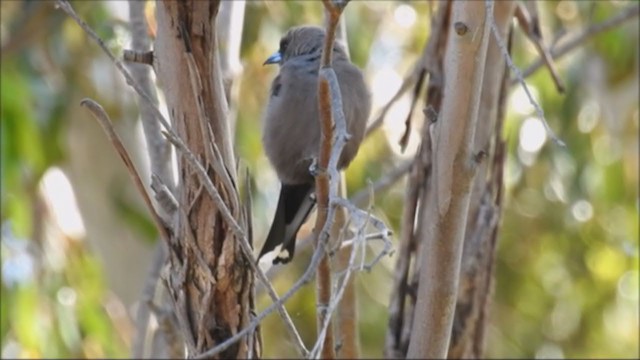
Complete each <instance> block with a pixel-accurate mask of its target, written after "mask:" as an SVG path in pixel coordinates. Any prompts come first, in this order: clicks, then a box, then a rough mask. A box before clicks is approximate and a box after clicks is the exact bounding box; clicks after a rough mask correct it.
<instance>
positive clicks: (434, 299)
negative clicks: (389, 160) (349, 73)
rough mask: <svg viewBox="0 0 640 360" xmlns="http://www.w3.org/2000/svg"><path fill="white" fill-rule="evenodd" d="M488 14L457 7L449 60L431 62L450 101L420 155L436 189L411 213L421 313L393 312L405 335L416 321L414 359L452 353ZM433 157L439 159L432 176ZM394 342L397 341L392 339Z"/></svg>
mask: <svg viewBox="0 0 640 360" xmlns="http://www.w3.org/2000/svg"><path fill="white" fill-rule="evenodd" d="M443 11H446V10H443ZM487 12H493V3H492V2H486V3H484V2H454V3H453V4H451V13H450V19H449V21H442V20H440V23H441V24H443V25H444V26H446V27H448V28H449V30H448V31H439V33H440V34H439V35H440V36H447V42H446V46H445V49H444V55H443V57H444V61H443V62H439V61H433V60H432V61H431V66H430V69H429V70H430V74H431V77H432V78H431V79H430V84H433V83H434V80H436V81H437V80H440V79H441V80H442V89H443V91H442V94H443V95H444V96H443V97H442V103H441V106H440V107H438V106H437V105H438V104H437V103H436V106H432V107H433V110H436V111H438V108H440V110H439V114H438V115H437V122H436V123H435V125H433V126H429V125H427V127H426V128H425V130H424V134H425V135H424V136H425V140H426V139H427V138H428V139H429V140H430V141H431V143H432V144H433V145H432V146H431V147H432V149H431V151H429V150H430V149H428V148H427V147H428V146H429V144H428V143H423V146H422V150H421V153H422V154H420V155H421V156H422V158H423V161H422V162H423V163H424V164H425V168H424V169H423V172H424V173H423V175H422V177H423V180H422V182H423V183H422V185H423V186H424V185H427V184H429V189H428V190H427V191H424V192H422V196H421V197H420V198H421V204H420V207H421V211H420V213H419V214H418V213H416V212H415V211H413V210H411V209H408V210H405V215H409V216H410V215H411V214H412V213H413V214H414V215H416V216H417V219H418V221H419V224H418V226H417V229H416V230H415V231H416V236H417V240H418V241H420V242H421V244H420V253H419V255H418V257H417V258H416V260H415V263H414V272H416V271H417V272H418V273H419V282H418V285H417V295H416V300H415V301H416V302H415V311H414V313H413V315H412V316H411V318H410V321H407V319H409V318H408V317H406V315H408V313H406V312H405V313H403V312H402V311H400V312H398V311H397V309H398V307H402V305H401V304H400V302H402V303H404V299H399V300H398V301H395V302H394V301H393V300H392V305H393V306H394V307H395V310H396V311H395V313H393V310H394V309H391V310H392V316H395V319H394V321H396V322H398V321H400V319H399V317H400V316H403V320H404V321H403V322H404V323H405V324H404V329H407V328H408V327H407V324H406V323H408V322H411V323H412V324H411V325H410V326H411V329H412V331H411V335H410V336H408V337H409V340H410V341H409V344H408V351H407V357H410V358H424V357H427V358H443V357H446V355H447V352H448V347H449V343H450V335H451V329H452V324H453V316H454V310H455V303H456V298H457V287H458V282H459V274H460V265H461V262H462V254H463V251H462V250H463V244H464V239H465V226H466V222H467V217H468V208H469V203H470V198H471V189H472V187H471V185H472V182H473V179H474V176H475V175H476V172H477V167H478V163H479V160H480V159H481V158H482V157H481V156H478V154H477V153H476V151H475V148H474V146H473V141H474V138H475V136H476V123H477V119H478V108H479V104H480V95H481V93H482V88H483V80H484V66H485V60H486V54H487V45H488V39H489V34H490V23H489V20H488V18H487V17H486V16H485V14H486V13H487ZM432 35H433V34H432ZM432 44H436V43H435V42H432ZM440 44H442V42H440ZM433 47H434V48H435V50H434V49H433V48H432V50H431V54H432V55H433V54H434V53H435V54H438V53H439V54H442V52H441V51H439V52H438V49H442V46H436V45H433ZM439 63H442V64H443V65H442V66H443V67H442V74H443V76H441V77H440V76H438V75H439V71H438V70H439V67H438V66H437V65H438V64H439ZM434 75H435V76H434ZM491 75H493V74H491ZM454 94H455V96H454ZM429 96H430V97H431V101H433V100H434V99H435V100H437V98H439V97H440V96H439V94H438V92H436V94H433V95H431V94H430V95H429ZM429 157H431V159H432V160H431V163H432V164H433V165H432V167H433V169H432V170H431V165H430V164H429V159H428V158H429ZM416 175H420V174H419V173H416ZM416 177H417V176H414V178H416ZM418 180H419V179H418ZM416 183H418V181H417V180H414V185H415V184H416ZM408 195H417V194H408ZM416 197H417V196H416ZM411 218H412V219H413V217H411ZM411 228H413V226H412V225H411ZM413 232H414V231H411V232H407V234H408V235H407V236H406V237H405V238H406V239H410V238H411V233H413ZM403 246H404V247H405V251H404V252H405V253H407V252H408V251H409V250H410V249H411V247H412V245H411V241H410V240H408V241H407V243H406V244H403ZM413 246H415V245H413ZM401 251H402V250H401ZM402 255H403V254H402V253H401V256H402ZM404 267H405V269H404V271H400V272H397V274H396V275H400V276H399V277H400V278H402V277H404V279H400V280H404V281H406V278H407V274H408V266H407V265H405V266H404ZM403 274H404V275H403ZM396 280H398V278H396ZM404 284H406V282H404ZM407 285H408V284H407ZM411 285H413V284H411ZM413 290H414V291H415V287H413ZM405 292H406V291H405ZM402 332H403V331H402V330H399V329H396V333H395V334H392V336H390V338H391V339H394V340H395V341H398V339H399V338H403V337H404V338H406V337H407V336H403V334H402ZM389 343H393V341H389V338H388V345H389ZM395 345H396V346H395V349H393V347H392V348H391V349H390V348H387V350H388V352H392V353H393V352H394V351H396V352H397V351H402V350H403V349H402V347H403V344H401V343H397V342H396V344H395ZM393 355H396V356H397V355H398V354H397V353H396V354H393Z"/></svg>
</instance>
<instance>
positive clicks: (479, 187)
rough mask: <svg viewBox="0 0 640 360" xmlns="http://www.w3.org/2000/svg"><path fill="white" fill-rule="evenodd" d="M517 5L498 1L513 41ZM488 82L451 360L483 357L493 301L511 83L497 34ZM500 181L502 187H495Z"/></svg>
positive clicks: (500, 19)
mask: <svg viewBox="0 0 640 360" xmlns="http://www.w3.org/2000/svg"><path fill="white" fill-rule="evenodd" d="M515 6H516V2H515V1H499V2H496V4H495V8H494V16H493V18H494V22H495V24H496V25H497V26H498V28H499V30H500V35H501V36H502V37H503V38H507V37H508V36H507V34H508V32H509V25H510V24H511V20H512V19H513V13H514V11H515ZM484 74H485V75H484V81H483V85H482V95H481V98H480V104H481V105H480V109H479V113H478V122H477V125H476V133H475V137H474V145H475V150H476V151H483V152H485V153H486V154H487V161H483V162H482V163H481V164H479V166H478V169H477V174H476V177H475V179H474V182H473V187H472V192H471V199H470V201H469V211H468V214H469V215H468V221H467V225H466V233H465V242H464V250H463V259H462V265H461V272H460V284H459V287H458V299H457V304H456V311H455V317H454V325H453V332H452V335H451V343H450V347H449V357H450V358H479V357H482V356H483V354H482V352H481V351H482V345H481V343H482V342H483V334H484V327H485V326H486V321H485V318H484V317H483V316H482V314H483V312H484V308H485V306H484V304H486V303H488V298H489V297H490V295H491V294H490V286H487V284H490V283H491V277H492V274H491V266H492V265H491V264H490V262H492V261H493V252H494V250H495V238H494V237H493V235H492V234H494V233H495V232H496V230H497V228H498V224H499V216H500V205H499V202H498V201H496V192H498V191H500V188H501V186H502V181H501V177H500V180H497V178H498V176H497V174H496V172H498V171H501V167H502V166H503V162H502V160H503V156H501V151H500V146H499V145H500V144H501V143H502V142H503V141H502V139H501V131H500V129H501V127H500V124H501V121H502V115H501V114H503V112H502V111H501V109H502V107H503V106H504V99H505V97H506V96H505V91H506V90H507V88H506V87H505V83H504V82H505V81H508V76H509V72H508V71H507V69H506V64H505V59H504V57H503V56H502V52H501V49H500V48H499V47H498V43H497V42H496V41H495V38H494V37H493V36H491V37H490V39H489V48H488V50H487V60H486V63H485V69H484ZM494 182H497V183H494Z"/></svg>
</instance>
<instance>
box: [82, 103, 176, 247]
mask: <svg viewBox="0 0 640 360" xmlns="http://www.w3.org/2000/svg"><path fill="white" fill-rule="evenodd" d="M80 105H82V106H84V107H86V108H87V109H88V110H89V111H90V112H91V114H92V115H93V116H94V117H95V118H96V120H98V123H100V126H102V129H103V130H104V132H105V133H106V135H107V138H108V139H109V141H110V142H111V144H112V145H113V147H114V148H115V149H116V151H117V152H118V155H120V158H121V159H122V161H123V162H124V165H125V166H126V167H127V171H128V173H129V175H130V176H131V178H132V180H133V183H134V185H135V186H136V188H137V189H138V191H139V192H140V195H142V199H143V200H144V203H145V204H146V205H147V208H148V209H149V212H151V218H152V219H153V221H154V223H155V224H156V227H157V228H158V231H160V235H161V236H162V238H163V239H164V240H165V241H167V243H169V239H170V235H169V230H168V228H167V226H166V224H164V223H163V221H162V218H161V217H160V216H159V215H158V213H157V211H156V209H155V207H154V206H153V202H152V201H151V198H150V197H149V194H148V193H147V190H146V189H145V187H144V183H143V182H142V179H141V178H140V173H139V172H138V170H137V169H136V166H135V165H134V164H133V161H131V157H130V156H129V153H128V152H127V149H126V148H125V146H124V144H122V141H121V140H120V137H119V136H118V134H117V133H116V132H115V130H114V129H113V123H112V122H111V119H109V115H107V113H106V112H105V111H104V109H103V108H102V106H100V104H98V103H97V102H95V101H94V100H92V99H89V98H85V99H83V100H82V101H80Z"/></svg>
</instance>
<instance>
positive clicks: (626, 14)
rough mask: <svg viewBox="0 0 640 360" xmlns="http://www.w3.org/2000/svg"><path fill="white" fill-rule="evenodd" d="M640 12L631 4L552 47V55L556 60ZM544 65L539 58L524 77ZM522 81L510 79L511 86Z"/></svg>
mask: <svg viewBox="0 0 640 360" xmlns="http://www.w3.org/2000/svg"><path fill="white" fill-rule="evenodd" d="M638 14H640V5H633V6H629V7H627V8H625V9H623V10H621V11H620V12H619V13H618V14H617V15H614V16H612V17H611V18H609V19H607V20H605V21H603V22H601V23H598V24H594V25H592V26H589V27H588V28H586V29H584V30H582V31H581V32H580V33H578V34H574V35H573V36H571V39H570V40H567V41H566V42H564V44H562V45H561V46H558V47H556V46H554V47H553V48H551V57H552V58H553V59H554V60H555V59H558V58H560V57H561V56H564V55H565V54H567V53H569V52H570V51H571V50H573V49H575V48H577V47H579V46H581V45H582V44H583V43H585V42H587V41H588V40H589V39H591V38H592V37H594V36H596V35H598V34H601V33H603V32H605V31H608V30H611V29H612V28H614V27H616V26H618V25H620V24H622V23H624V22H625V21H628V20H631V19H633V18H636V17H638ZM543 65H544V60H543V59H538V60H537V61H536V62H534V63H533V64H532V65H531V66H529V67H528V68H527V69H526V70H524V71H523V72H522V77H524V78H527V77H529V76H530V75H531V74H533V73H534V72H536V71H537V70H538V69H540V68H541V67H542V66H543ZM519 82H520V79H518V78H517V77H516V78H512V79H511V81H510V84H509V85H511V86H513V85H516V84H517V83H519Z"/></svg>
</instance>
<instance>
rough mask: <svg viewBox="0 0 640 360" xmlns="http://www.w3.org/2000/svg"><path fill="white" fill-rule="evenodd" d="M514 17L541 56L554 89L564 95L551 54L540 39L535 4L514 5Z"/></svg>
mask: <svg viewBox="0 0 640 360" xmlns="http://www.w3.org/2000/svg"><path fill="white" fill-rule="evenodd" d="M515 17H516V19H518V23H519V24H520V26H521V27H522V29H523V30H524V33H525V34H526V35H527V37H528V38H529V40H531V42H533V44H534V45H535V47H536V49H537V50H538V53H539V54H540V56H542V60H543V61H544V63H545V65H546V66H547V69H549V73H550V74H551V78H552V79H553V82H554V83H555V85H556V89H557V90H558V92H559V93H564V90H565V86H564V82H563V81H562V79H560V75H558V70H557V69H556V66H555V64H554V63H553V59H552V58H551V54H550V53H549V49H548V48H547V46H545V44H544V41H543V39H542V32H541V31H540V19H539V18H538V9H537V2H536V1H527V2H518V4H517V5H516V12H515Z"/></svg>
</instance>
